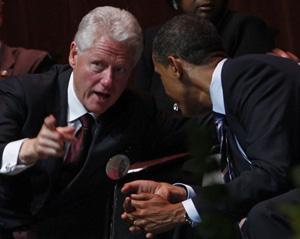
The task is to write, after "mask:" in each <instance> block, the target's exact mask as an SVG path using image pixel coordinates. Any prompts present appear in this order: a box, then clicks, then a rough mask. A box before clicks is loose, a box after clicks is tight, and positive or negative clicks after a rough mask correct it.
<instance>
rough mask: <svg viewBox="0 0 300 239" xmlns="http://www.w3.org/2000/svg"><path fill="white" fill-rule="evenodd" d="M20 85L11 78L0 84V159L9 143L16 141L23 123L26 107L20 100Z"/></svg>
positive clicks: (21, 96)
mask: <svg viewBox="0 0 300 239" xmlns="http://www.w3.org/2000/svg"><path fill="white" fill-rule="evenodd" d="M18 89H21V85H20V84H19V83H18V81H16V80H13V78H6V79H4V80H2V81H1V82H0V112H1V114H0V132H1V133H0V158H1V165H2V155H3V151H4V148H5V147H6V145H7V144H8V143H9V142H12V141H15V140H18V139H19V138H18V136H20V132H21V129H22V125H23V122H24V117H25V112H26V106H25V105H24V103H23V101H22V99H23V98H24V96H23V95H22V93H21V91H20V90H18Z"/></svg>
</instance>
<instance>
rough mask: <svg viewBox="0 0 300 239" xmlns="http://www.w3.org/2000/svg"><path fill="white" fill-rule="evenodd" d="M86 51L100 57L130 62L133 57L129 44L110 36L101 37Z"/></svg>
mask: <svg viewBox="0 0 300 239" xmlns="http://www.w3.org/2000/svg"><path fill="white" fill-rule="evenodd" d="M86 51H87V52H88V53H89V54H91V55H92V56H94V57H99V58H105V59H110V58H112V59H114V60H118V61H128V62H130V61H131V60H132V59H133V56H132V55H133V54H132V52H131V49H130V47H129V46H128V44H126V43H124V42H118V41H115V40H113V39H110V38H103V37H102V38H99V39H98V40H96V41H95V42H94V43H93V45H92V46H91V47H90V48H89V49H87V50H86Z"/></svg>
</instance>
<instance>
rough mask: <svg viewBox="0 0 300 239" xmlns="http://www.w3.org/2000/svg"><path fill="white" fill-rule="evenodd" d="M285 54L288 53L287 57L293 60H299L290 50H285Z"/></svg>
mask: <svg viewBox="0 0 300 239" xmlns="http://www.w3.org/2000/svg"><path fill="white" fill-rule="evenodd" d="M286 54H287V55H288V58H290V59H292V60H293V61H296V62H299V58H298V57H297V56H296V55H295V54H293V53H292V52H289V51H287V52H286Z"/></svg>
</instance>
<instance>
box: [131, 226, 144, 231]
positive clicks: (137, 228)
mask: <svg viewBox="0 0 300 239" xmlns="http://www.w3.org/2000/svg"><path fill="white" fill-rule="evenodd" d="M129 231H130V232H133V233H138V232H141V231H143V229H142V228H141V227H137V226H135V225H133V226H130V227H129Z"/></svg>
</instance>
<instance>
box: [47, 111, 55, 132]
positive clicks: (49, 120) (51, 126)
mask: <svg viewBox="0 0 300 239" xmlns="http://www.w3.org/2000/svg"><path fill="white" fill-rule="evenodd" d="M55 124H56V119H55V117H54V116H53V115H52V114H51V115H49V116H47V117H46V118H45V119H44V126H45V127H46V128H48V129H50V130H55Z"/></svg>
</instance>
